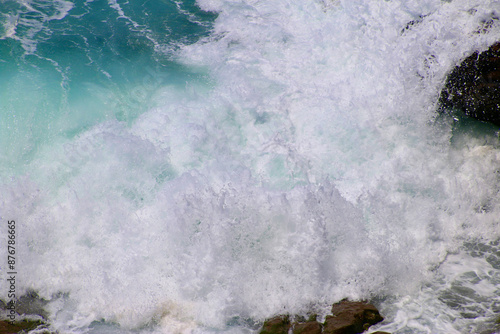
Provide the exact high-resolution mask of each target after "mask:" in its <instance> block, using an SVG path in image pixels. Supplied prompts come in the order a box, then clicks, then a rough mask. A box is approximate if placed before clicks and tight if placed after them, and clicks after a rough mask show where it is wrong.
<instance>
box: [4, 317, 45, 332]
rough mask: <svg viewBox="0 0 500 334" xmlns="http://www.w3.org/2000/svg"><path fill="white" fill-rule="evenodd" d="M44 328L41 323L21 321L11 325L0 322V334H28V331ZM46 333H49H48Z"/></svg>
mask: <svg viewBox="0 0 500 334" xmlns="http://www.w3.org/2000/svg"><path fill="white" fill-rule="evenodd" d="M42 326H44V324H43V322H41V321H33V320H22V321H16V322H13V323H11V322H10V321H7V320H0V334H15V333H24V332H25V333H28V332H29V331H31V330H33V329H35V328H38V327H42ZM46 333H49V332H48V331H47V332H46Z"/></svg>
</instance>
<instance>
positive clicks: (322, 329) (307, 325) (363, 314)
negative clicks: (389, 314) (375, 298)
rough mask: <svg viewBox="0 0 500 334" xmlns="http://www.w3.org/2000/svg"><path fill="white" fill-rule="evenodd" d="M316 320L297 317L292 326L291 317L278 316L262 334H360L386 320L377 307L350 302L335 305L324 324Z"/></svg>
mask: <svg viewBox="0 0 500 334" xmlns="http://www.w3.org/2000/svg"><path fill="white" fill-rule="evenodd" d="M316 318H317V316H316V314H312V315H310V316H309V318H308V319H307V320H306V318H305V317H303V316H295V317H294V319H295V322H294V323H293V324H290V317H289V316H285V315H280V316H276V317H274V318H271V319H269V320H266V321H265V322H264V326H263V328H262V330H261V331H260V334H287V333H288V331H289V329H290V328H291V329H292V333H293V334H321V333H324V334H358V333H362V332H364V331H365V330H367V329H368V327H370V326H371V325H374V324H376V323H379V322H380V321H382V320H384V318H382V317H381V316H380V313H379V312H378V310H377V309H376V308H375V306H373V305H371V304H368V303H366V302H351V301H348V300H342V301H341V302H339V303H337V304H333V306H332V315H328V316H326V320H325V322H324V324H321V323H319V322H318V321H317V320H316ZM377 333H379V334H388V333H385V332H377Z"/></svg>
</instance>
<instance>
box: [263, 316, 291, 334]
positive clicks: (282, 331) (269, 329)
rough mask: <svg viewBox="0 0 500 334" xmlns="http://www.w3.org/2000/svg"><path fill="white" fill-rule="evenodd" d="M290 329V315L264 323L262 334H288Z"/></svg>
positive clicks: (277, 317)
mask: <svg viewBox="0 0 500 334" xmlns="http://www.w3.org/2000/svg"><path fill="white" fill-rule="evenodd" d="M290 327H291V323H290V317H289V316H288V315H278V316H276V317H274V318H271V319H269V320H266V321H265V322H264V326H263V327H262V330H261V331H260V334H288V330H289V329H290Z"/></svg>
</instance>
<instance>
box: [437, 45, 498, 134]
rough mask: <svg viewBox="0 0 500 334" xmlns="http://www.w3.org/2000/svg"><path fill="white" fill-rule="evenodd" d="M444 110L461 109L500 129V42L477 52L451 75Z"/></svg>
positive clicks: (443, 98)
mask: <svg viewBox="0 0 500 334" xmlns="http://www.w3.org/2000/svg"><path fill="white" fill-rule="evenodd" d="M439 103H440V107H439V109H440V111H441V112H443V111H446V110H450V109H459V110H461V111H462V112H463V113H465V114H466V115H467V116H469V117H473V118H475V119H478V120H480V121H485V122H490V123H493V124H495V125H498V126H500V42H499V43H496V44H494V45H492V46H491V47H490V48H489V49H488V50H486V51H484V52H481V53H479V52H474V53H473V54H472V55H471V56H469V57H467V58H466V59H465V60H464V61H463V62H462V63H461V64H460V65H459V66H457V67H456V68H455V69H453V71H452V72H451V73H450V74H449V75H448V77H447V79H446V83H445V87H444V88H443V90H442V91H441V95H440V98H439Z"/></svg>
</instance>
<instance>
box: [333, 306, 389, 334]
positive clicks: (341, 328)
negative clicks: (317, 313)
mask: <svg viewBox="0 0 500 334" xmlns="http://www.w3.org/2000/svg"><path fill="white" fill-rule="evenodd" d="M332 314H333V315H331V316H327V317H326V320H325V325H324V329H323V333H325V334H358V333H362V332H364V331H365V330H367V329H368V328H369V327H370V326H371V325H374V324H376V323H379V322H381V321H382V320H384V318H382V317H381V316H380V313H379V312H378V310H377V308H376V307H375V306H373V305H371V304H368V303H365V302H351V301H348V300H342V301H341V302H339V303H337V304H334V305H333V306H332Z"/></svg>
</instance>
